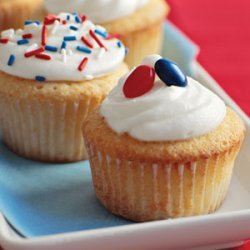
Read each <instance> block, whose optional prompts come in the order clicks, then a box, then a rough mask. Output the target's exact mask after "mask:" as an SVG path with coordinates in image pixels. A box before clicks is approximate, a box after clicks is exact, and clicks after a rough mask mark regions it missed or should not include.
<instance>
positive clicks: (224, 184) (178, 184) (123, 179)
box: [86, 141, 239, 221]
mask: <svg viewBox="0 0 250 250" xmlns="http://www.w3.org/2000/svg"><path fill="white" fill-rule="evenodd" d="M86 143H87V149H88V152H89V157H90V163H91V170H92V177H93V183H94V188H95V192H96V195H97V198H98V199H99V200H100V201H101V203H102V204H103V205H104V206H105V207H106V208H107V209H108V210H109V211H111V212H112V213H114V214H116V215H120V216H123V217H125V218H127V219H131V220H134V221H150V220H157V219H166V218H175V217H184V216H190V215H201V214H208V213H211V212H214V211H215V210H216V209H218V208H219V207H220V206H221V204H222V202H223V200H224V199H225V196H226V193H227V190H228V188H229V183H230V180H231V176H232V170H233V165H234V160H235V157H236V155H237V153H238V150H239V146H235V147H234V148H232V149H231V150H230V151H227V152H224V153H221V154H219V155H216V156H212V157H211V158H208V159H200V160H198V161H194V162H182V163H166V164H162V163H160V164H158V163H153V164H152V163H147V162H139V161H129V160H126V159H118V158H115V157H113V156H110V155H108V154H106V153H105V152H102V151H100V150H98V149H97V148H95V146H94V145H93V144H91V143H90V142H88V141H86Z"/></svg>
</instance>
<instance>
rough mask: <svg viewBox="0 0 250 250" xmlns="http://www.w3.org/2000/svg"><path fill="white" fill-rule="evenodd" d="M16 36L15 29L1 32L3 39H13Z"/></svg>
mask: <svg viewBox="0 0 250 250" xmlns="http://www.w3.org/2000/svg"><path fill="white" fill-rule="evenodd" d="M14 34H15V31H14V29H8V30H4V31H2V32H1V37H4V38H12V37H13V36H14Z"/></svg>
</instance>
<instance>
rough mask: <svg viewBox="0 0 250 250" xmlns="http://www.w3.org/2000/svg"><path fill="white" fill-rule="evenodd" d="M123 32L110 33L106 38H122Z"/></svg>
mask: <svg viewBox="0 0 250 250" xmlns="http://www.w3.org/2000/svg"><path fill="white" fill-rule="evenodd" d="M121 36H122V35H121V34H118V33H117V34H112V35H109V36H108V37H107V38H106V39H107V40H112V39H114V38H116V39H120V38H121Z"/></svg>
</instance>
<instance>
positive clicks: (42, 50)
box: [24, 48, 44, 57]
mask: <svg viewBox="0 0 250 250" xmlns="http://www.w3.org/2000/svg"><path fill="white" fill-rule="evenodd" d="M42 52H44V48H39V49H35V50H32V51H29V52H26V53H25V54H24V56H25V57H31V56H35V55H38V54H40V53H42Z"/></svg>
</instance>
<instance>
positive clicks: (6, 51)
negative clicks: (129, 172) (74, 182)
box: [0, 13, 127, 162]
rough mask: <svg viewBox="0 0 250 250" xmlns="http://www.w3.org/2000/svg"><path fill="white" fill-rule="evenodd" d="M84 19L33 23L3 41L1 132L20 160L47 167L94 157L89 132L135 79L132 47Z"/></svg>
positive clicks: (0, 43) (50, 18)
mask: <svg viewBox="0 0 250 250" xmlns="http://www.w3.org/2000/svg"><path fill="white" fill-rule="evenodd" d="M107 36H108V34H107V33H106V32H105V31H104V29H103V28H102V27H100V26H95V25H94V24H93V23H92V22H90V21H88V20H85V17H82V16H78V15H76V14H68V13H62V14H60V15H58V16H53V15H49V16H47V17H46V18H45V20H44V23H38V22H27V23H26V25H25V27H24V29H23V30H17V31H14V30H7V31H5V32H3V33H2V37H1V39H0V127H1V131H2V136H3V140H4V142H5V143H6V145H7V146H8V147H9V148H10V149H12V150H13V151H14V152H16V153H18V154H20V155H22V156H25V157H28V158H31V159H35V160H41V161H50V162H70V161H78V160H82V159H85V158H86V157H87V155H86V151H85V148H84V143H83V139H82V136H81V126H82V123H83V122H84V120H85V118H86V116H87V114H88V113H89V112H90V111H91V110H93V109H95V108H97V107H98V105H99V104H100V103H101V101H102V100H103V99H104V97H105V96H106V95H107V94H108V93H109V91H110V90H111V89H112V88H113V87H114V86H115V85H116V84H117V81H118V79H119V78H120V77H121V76H122V75H123V74H124V73H125V72H127V66H126V65H125V64H124V63H123V60H124V57H125V47H124V46H123V44H122V43H121V42H120V41H119V40H117V39H109V40H107V39H106V38H107Z"/></svg>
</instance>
